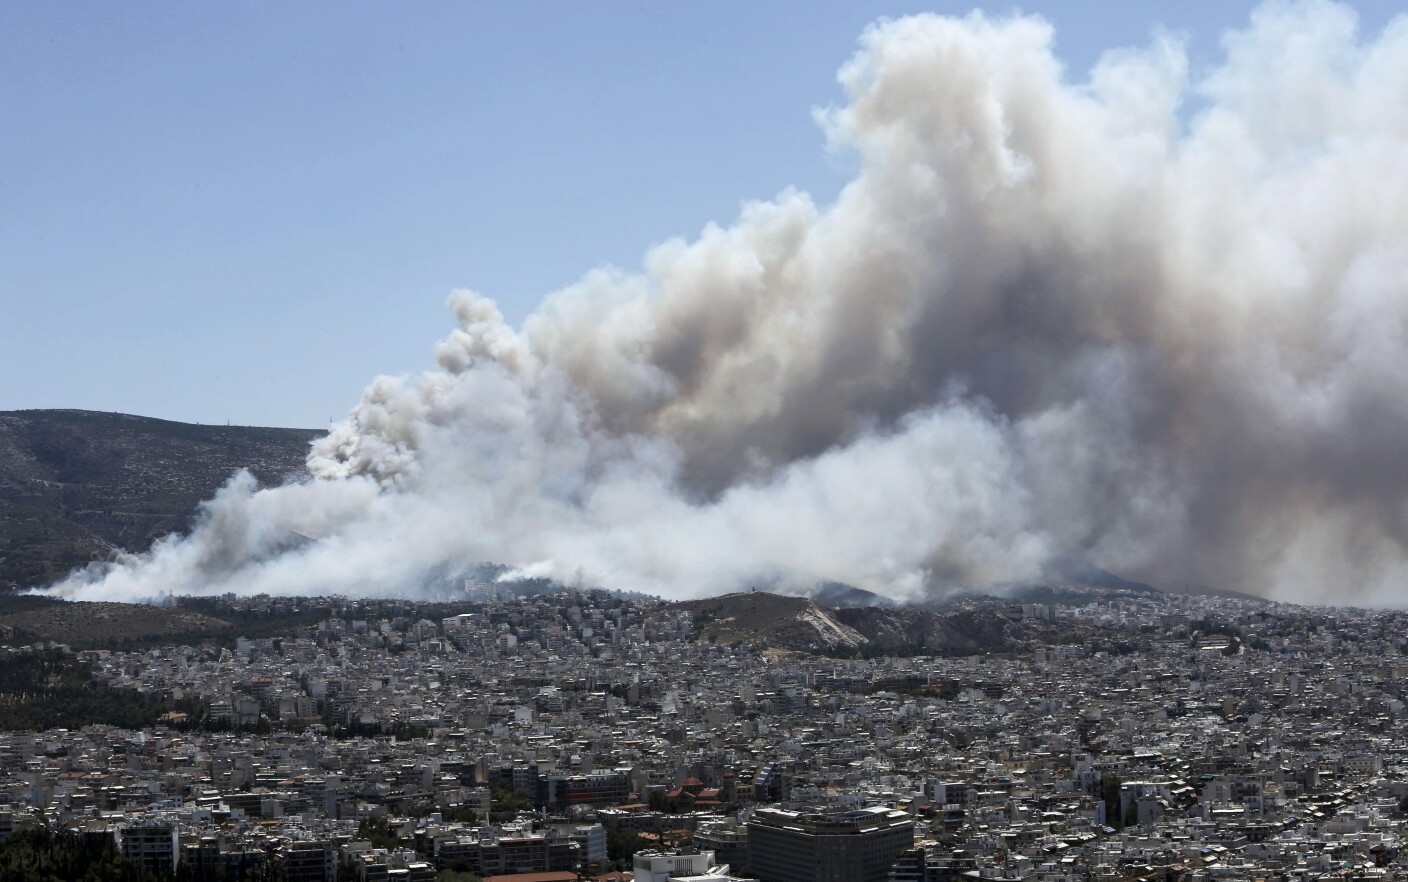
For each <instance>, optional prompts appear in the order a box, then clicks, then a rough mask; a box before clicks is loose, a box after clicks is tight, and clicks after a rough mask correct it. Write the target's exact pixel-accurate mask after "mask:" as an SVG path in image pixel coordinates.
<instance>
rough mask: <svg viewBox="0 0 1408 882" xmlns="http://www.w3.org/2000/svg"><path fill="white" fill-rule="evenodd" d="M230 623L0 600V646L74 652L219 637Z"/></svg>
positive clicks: (169, 611)
mask: <svg viewBox="0 0 1408 882" xmlns="http://www.w3.org/2000/svg"><path fill="white" fill-rule="evenodd" d="M233 627H234V625H233V624H232V623H231V622H228V621H225V620H224V619H220V618H216V617H214V616H209V615H205V614H203V613H200V612H196V611H194V610H186V609H181V608H180V607H169V606H147V605H143V604H134V603H71V602H68V601H64V600H58V599H56V598H52V597H38V596H33V595H19V596H10V597H4V598H0V643H6V644H11V645H20V644H26V643H37V642H40V641H46V640H52V641H55V642H56V643H67V644H70V645H71V646H74V647H75V648H89V647H104V648H115V647H118V646H121V645H123V644H132V643H153V642H156V643H160V642H165V641H167V640H188V639H193V638H196V637H199V636H205V635H210V636H223V635H225V634H226V633H227V632H229V631H231V629H232V628H233Z"/></svg>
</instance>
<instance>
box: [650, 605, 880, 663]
mask: <svg viewBox="0 0 1408 882" xmlns="http://www.w3.org/2000/svg"><path fill="white" fill-rule="evenodd" d="M671 608H673V609H682V610H688V611H689V612H690V613H692V614H693V616H694V623H695V627H696V628H697V629H698V631H699V634H700V636H701V637H703V638H705V639H712V640H716V641H718V642H720V643H733V642H736V641H742V642H744V643H752V644H755V645H759V646H769V647H773V648H775V649H790V650H794V651H797V652H817V653H822V654H834V653H838V652H839V653H844V652H847V651H854V650H858V649H860V647H862V646H864V645H865V644H866V643H867V642H868V641H867V640H866V638H865V637H864V635H862V634H860V633H859V632H858V631H856V630H854V629H852V628H850V627H849V626H847V625H843V624H841V623H840V622H839V621H837V620H836V619H835V617H834V616H832V614H831V611H830V610H827V609H825V608H823V607H821V606H818V605H817V603H816V601H814V600H811V599H809V598H806V597H786V596H784V595H781V594H770V593H768V592H766V591H741V592H737V593H734V594H723V595H720V596H718V597H706V598H703V599H700V600H686V601H682V602H680V603H675V604H671Z"/></svg>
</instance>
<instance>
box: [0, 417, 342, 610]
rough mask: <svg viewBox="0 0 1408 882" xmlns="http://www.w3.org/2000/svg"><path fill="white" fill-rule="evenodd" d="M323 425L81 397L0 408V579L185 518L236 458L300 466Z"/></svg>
mask: <svg viewBox="0 0 1408 882" xmlns="http://www.w3.org/2000/svg"><path fill="white" fill-rule="evenodd" d="M321 434H323V433H322V432H319V431H316V430H312V429H284V428H272V427H263V426H210V425H201V424H192V423H182V422H177V421H174V420H164V419H159V418H156V417H143V416H136V415H133V414H122V413H108V412H102V411H89V410H78V409H54V410H13V411H0V588H8V589H18V588H31V587H38V586H42V585H45V584H48V583H50V582H52V581H54V580H56V579H60V578H62V577H64V576H65V575H67V574H68V573H69V572H70V571H72V570H73V569H75V568H77V567H81V566H84V565H86V564H88V563H90V562H92V561H94V560H102V559H105V558H107V557H108V556H110V555H111V554H113V553H114V552H116V551H118V550H123V551H132V552H138V551H145V550H146V549H147V548H149V547H150V546H151V544H152V542H154V541H155V540H157V539H159V538H161V537H162V536H165V535H167V534H169V533H173V532H181V531H184V530H186V529H188V528H189V526H190V524H191V521H192V519H193V518H194V516H195V514H196V512H197V510H198V507H199V505H200V503H201V502H203V501H204V500H206V499H209V498H210V497H211V496H213V495H214V494H215V492H216V490H218V489H219V488H220V487H221V485H223V484H224V483H225V482H226V481H228V480H229V479H230V477H231V476H232V475H233V474H235V472H237V471H238V470H240V469H242V468H243V469H248V470H249V471H250V472H251V473H252V474H253V475H254V476H255V477H256V478H257V479H258V480H259V481H260V482H261V483H275V482H279V481H282V480H284V479H286V478H289V477H296V476H298V475H300V474H303V473H304V470H305V468H306V466H305V465H304V463H305V460H306V457H307V451H308V444H309V443H310V442H311V441H312V440H313V439H314V438H317V437H319V436H320V435H321Z"/></svg>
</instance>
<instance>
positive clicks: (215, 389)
mask: <svg viewBox="0 0 1408 882" xmlns="http://www.w3.org/2000/svg"><path fill="white" fill-rule="evenodd" d="M1252 6H1253V4H1252V3H1247V2H1231V0H1201V2H1196V3H1189V2H1184V3H1166V2H1165V3H1153V2H1138V0H1120V2H1108V0H1100V2H1050V3H1028V4H1025V5H1024V7H1023V8H1025V9H1026V10H1027V11H1032V12H1038V13H1041V14H1043V15H1045V16H1046V17H1047V18H1049V19H1051V20H1052V21H1053V22H1054V24H1055V25H1056V28H1057V48H1058V51H1059V53H1060V54H1061V56H1062V57H1063V59H1064V60H1065V61H1066V63H1067V66H1068V69H1069V71H1070V74H1071V75H1072V76H1073V77H1074V78H1082V77H1083V76H1084V73H1085V71H1086V70H1088V68H1089V67H1090V65H1091V64H1093V63H1094V61H1095V60H1096V59H1097V58H1098V56H1099V55H1100V53H1101V52H1102V51H1104V50H1105V49H1108V48H1112V47H1120V46H1128V45H1136V44H1142V43H1144V42H1146V41H1147V38H1148V36H1149V34H1150V32H1151V30H1152V29H1153V28H1154V27H1155V25H1158V24H1162V25H1163V26H1165V27H1167V28H1169V29H1172V30H1175V31H1182V32H1185V33H1186V34H1188V36H1189V37H1190V38H1191V40H1192V46H1191V50H1192V55H1193V58H1194V62H1195V67H1196V65H1197V64H1199V63H1207V61H1209V60H1210V59H1213V58H1215V57H1216V56H1217V54H1218V34H1219V33H1220V32H1221V31H1222V30H1224V29H1225V28H1227V27H1230V26H1238V25H1241V24H1243V23H1244V22H1245V21H1246V18H1247V15H1248V12H1249V10H1250V9H1251V8H1252ZM1357 6H1358V8H1359V9H1360V13H1361V27H1362V29H1365V30H1373V31H1376V30H1377V29H1378V28H1380V27H1381V26H1382V24H1383V23H1384V21H1386V20H1387V18H1388V16H1389V15H1390V14H1392V13H1393V12H1396V11H1398V10H1399V9H1401V8H1402V7H1401V3H1399V2H1396V0H1395V2H1375V3H1369V2H1364V3H1360V4H1357ZM971 8H972V4H971V3H933V4H917V3H908V2H899V0H896V2H871V0H845V2H813V3H806V4H802V3H784V2H758V0H748V2H711V3H690V4H680V5H676V4H665V3H655V2H649V3H645V2H640V3H625V2H614V3H567V2H558V3H487V2H485V3H468V2H465V3H446V2H417V3H384V2H376V3H372V2H336V3H332V2H295V3H267V2H259V3H252V2H250V3H178V2H171V3H165V4H154V3H140V2H131V3H109V2H89V3H66V2H41V0H19V2H10V3H5V4H0V350H2V351H3V353H4V357H5V361H6V363H7V369H6V370H5V371H4V372H3V374H0V377H3V379H0V409H12V408H25V407H81V408H91V409H97V410H117V411H125V412H130V413H139V414H145V415H150V416H161V417H166V418H171V419H181V420H189V421H199V422H224V421H225V420H227V419H228V420H231V421H233V422H235V423H245V424H258V425H300V426H309V427H314V428H316V427H321V426H324V425H326V423H327V420H328V419H329V418H330V417H340V416H341V415H342V414H343V413H344V412H345V411H346V410H347V409H348V408H349V407H350V406H351V405H352V404H353V403H355V401H356V399H357V396H358V394H359V392H360V390H361V388H362V386H363V385H364V384H365V383H366V382H367V380H369V379H370V378H371V377H372V376H373V375H375V374H377V373H399V372H404V371H411V370H418V369H421V368H425V367H428V366H429V365H430V364H431V358H430V347H431V345H432V344H433V342H434V341H435V340H437V339H439V338H440V337H441V336H443V335H444V334H445V333H446V332H447V331H448V330H449V329H450V327H451V322H450V318H449V315H448V313H447V312H446V311H445V309H444V306H443V304H444V299H445V295H446V294H447V293H448V292H449V290H450V289H451V288H455V287H471V288H474V289H476V290H479V291H481V292H483V293H485V294H488V295H490V296H492V297H494V298H495V299H497V300H498V301H499V303H500V305H501V307H502V308H503V309H504V311H505V313H506V314H507V315H508V316H509V318H510V319H512V320H514V321H517V320H519V319H521V318H522V317H523V316H524V315H526V314H527V313H528V312H529V311H530V310H531V309H532V308H533V306H534V304H535V303H537V301H538V300H539V299H540V298H541V297H542V296H543V295H544V294H545V293H547V292H549V291H551V290H553V289H556V288H559V287H561V286H563V285H566V284H568V283H570V282H572V281H573V280H575V279H576V278H577V277H578V276H580V275H581V274H582V273H583V272H584V271H586V270H587V269H589V268H591V267H594V266H598V265H602V264H608V263H609V264H616V265H619V266H625V267H631V268H634V267H636V266H637V265H638V263H639V260H640V257H641V255H642V254H643V252H644V251H645V249H646V248H647V247H648V246H650V245H651V244H652V243H655V242H658V241H660V240H662V239H666V238H669V237H671V236H675V235H686V236H693V235H694V234H695V233H696V232H697V231H698V230H699V229H700V227H702V226H703V225H704V224H705V223H706V222H708V221H710V220H717V221H725V222H726V221H729V220H731V219H732V218H733V217H734V215H735V214H736V213H737V211H738V207H739V204H740V202H741V201H742V200H745V199H750V198H767V197H771V196H773V195H775V194H776V193H777V192H778V191H780V190H782V189H783V188H785V187H787V186H795V187H798V188H800V189H803V190H807V191H809V192H811V193H812V194H813V196H814V197H815V198H816V199H817V200H818V201H819V202H822V203H825V202H828V201H830V200H831V199H832V198H833V197H834V196H835V194H836V192H837V191H838V190H839V189H840V187H841V185H842V184H843V183H844V182H845V180H846V178H847V175H848V173H849V169H848V168H847V167H846V162H845V160H844V158H837V157H834V156H829V155H827V153H826V152H825V150H824V145H823V139H822V137H821V135H820V133H819V132H818V131H817V129H816V127H815V125H814V124H813V122H812V117H811V110H812V108H813V107H816V106H824V105H827V104H832V103H836V102H838V101H839V100H840V98H841V93H840V89H839V87H838V86H837V85H836V82H835V71H836V69H837V68H838V67H839V66H840V65H841V63H842V62H843V61H844V60H845V59H846V58H847V57H848V56H849V55H850V54H851V52H852V51H853V49H854V46H855V41H856V37H857V36H858V34H859V33H860V31H861V30H862V29H863V27H864V26H865V25H866V24H867V23H868V22H870V21H872V20H874V19H876V18H878V17H881V16H895V15H900V14H904V13H907V12H913V11H919V10H925V9H928V10H934V11H940V12H950V13H964V12H967V11H968V10H969V9H971ZM985 8H986V9H987V10H988V11H989V12H993V13H1002V12H1006V11H1008V10H1010V9H1011V8H1012V7H1011V6H1008V5H1003V4H994V5H988V6H986V7H985Z"/></svg>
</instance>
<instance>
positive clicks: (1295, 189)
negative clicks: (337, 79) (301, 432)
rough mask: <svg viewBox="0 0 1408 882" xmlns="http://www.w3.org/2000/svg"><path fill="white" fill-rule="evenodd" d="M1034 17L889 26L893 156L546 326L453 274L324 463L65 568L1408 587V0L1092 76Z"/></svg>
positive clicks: (846, 81) (620, 278)
mask: <svg viewBox="0 0 1408 882" xmlns="http://www.w3.org/2000/svg"><path fill="white" fill-rule="evenodd" d="M1052 42H1053V34H1052V30H1051V28H1050V26H1049V25H1048V24H1047V23H1045V22H1044V21H1042V20H1041V19H1039V18H1034V17H1024V16H1013V17H1002V18H991V17H985V16H983V15H979V14H976V13H975V14H973V15H970V16H968V17H966V18H961V19H959V18H943V17H937V16H917V17H913V18H905V19H901V20H897V21H884V22H880V23H878V24H876V25H875V26H873V27H871V28H870V29H869V30H867V31H866V32H865V33H864V35H863V36H862V38H861V42H860V47H859V50H858V51H857V53H856V55H855V57H854V58H853V59H852V60H851V61H850V62H849V63H847V64H846V65H845V66H844V67H843V68H842V70H841V73H840V82H841V84H842V86H843V87H844V90H845V94H846V96H847V103H845V105H844V106H841V107H837V108H833V109H830V110H827V111H825V112H823V113H819V114H818V119H819V121H820V123H821V126H822V128H823V129H824V131H825V134H826V137H827V139H828V142H829V144H830V146H831V147H832V149H835V150H841V151H852V152H854V154H855V155H857V156H858V157H859V171H858V173H857V176H856V177H855V179H854V180H853V181H851V182H850V183H849V185H848V186H847V187H846V188H845V189H844V191H843V192H842V193H841V194H840V196H839V197H838V199H837V200H836V202H835V204H834V205H831V206H829V207H825V208H819V207H818V206H816V205H815V204H813V202H812V200H811V199H809V198H808V197H807V196H806V195H805V194H803V193H799V192H791V191H789V192H785V193H783V194H782V195H780V196H779V197H777V198H776V199H775V200H773V201H770V202H759V203H752V204H749V205H747V206H746V207H745V208H744V209H743V211H742V214H741V216H740V217H739V219H738V220H737V221H736V222H735V223H734V224H733V225H732V226H727V227H723V226H710V227H708V228H707V229H705V230H704V231H703V233H702V234H701V235H700V236H699V237H698V238H697V239H696V240H694V241H690V242H686V241H669V242H666V243H665V244H663V245H660V246H658V247H655V248H654V249H652V250H651V251H650V252H649V253H648V255H647V256H646V258H645V261H644V267H643V270H642V271H640V272H638V273H626V272H621V271H616V270H599V271H595V272H591V273H589V274H588V275H587V276H585V277H584V278H583V279H582V280H581V281H580V282H579V283H577V284H576V285H574V286H572V287H570V288H568V289H566V290H563V291H559V292H557V293H555V294H552V295H551V296H549V297H548V298H547V299H546V300H545V301H544V303H543V304H542V305H541V307H540V308H539V309H538V310H537V311H536V313H534V314H533V315H532V316H531V317H529V318H528V319H527V320H526V321H525V322H524V323H523V325H522V326H521V327H520V328H516V329H515V328H513V327H510V326H509V325H507V324H506V323H505V322H504V321H503V319H502V317H501V315H500V313H499V312H498V310H497V309H496V308H495V307H494V305H493V303H492V302H491V301H489V300H487V299H485V298H483V297H480V296H478V295H476V294H473V293H469V292H457V293H455V294H454V295H452V296H451V298H450V305H451V308H452V309H453V311H454V314H455V316H456V318H457V320H458V323H459V327H458V329H457V330H455V331H454V332H453V333H452V334H451V335H450V336H449V337H448V338H447V339H446V340H444V341H443V342H441V343H440V344H439V345H438V346H437V347H436V350H435V355H436V360H437V363H438V367H437V369H436V370H433V371H430V372H427V373H424V374H420V375H417V376H410V377H382V378H379V379H377V380H375V381H374V382H373V383H372V385H371V386H370V387H369V388H368V389H367V391H366V393H365V395H364V397H363V400H362V402H361V403H360V404H359V405H358V406H357V407H356V408H355V409H354V410H353V411H352V413H351V415H350V416H349V417H348V419H347V420H346V421H344V422H343V423H341V424H340V425H338V426H336V427H335V428H334V429H333V431H332V432H331V434H330V435H329V436H328V437H327V438H325V439H323V440H321V441H318V442H316V443H315V444H314V446H313V450H312V453H311V455H310V457H309V461H308V462H309V467H310V471H311V474H312V478H311V479H308V480H306V481H304V482H302V483H294V484H289V485H287V486H282V487H274V488H267V489H259V488H256V487H255V486H254V485H253V482H252V480H251V479H250V478H249V477H248V476H238V477H236V478H235V479H234V480H233V481H232V482H231V483H230V484H229V486H227V487H226V488H225V489H224V490H223V491H221V493H220V494H219V495H218V496H217V497H216V498H215V499H214V500H212V501H211V502H209V503H208V504H207V505H206V507H205V509H204V512H203V514H202V516H201V518H200V520H199V523H198V525H197V526H196V527H195V529H194V531H193V532H192V533H191V534H190V535H189V536H187V537H178V538H170V539H167V540H164V541H163V542H161V543H159V544H158V545H157V546H156V547H155V548H154V549H153V550H152V551H151V552H150V553H147V554H143V555H139V556H136V557H132V558H128V559H125V560H123V561H121V562H119V563H118V564H116V565H110V566H107V567H103V568H90V569H89V570H87V571H83V572H80V573H77V574H75V575H74V576H72V577H70V578H69V579H68V580H67V581H65V582H63V583H61V584H60V585H58V586H55V589H54V590H56V591H58V592H59V593H61V594H64V595H67V596H71V597H77V598H86V599H95V598H105V599H114V598H133V597H153V596H156V595H159V594H163V593H168V592H169V593H201V592H224V591H237V592H271V593H285V594H287V593H301V594H313V593H334V592H335V593H349V594H357V593H387V592H395V591H400V590H408V589H412V588H414V587H416V586H417V585H419V584H420V583H421V582H423V581H424V580H425V579H426V577H427V574H429V573H433V572H443V571H446V569H447V568H448V569H449V570H451V571H453V570H454V569H455V568H467V567H470V566H472V565H473V564H475V563H476V562H480V561H497V562H501V563H506V564H509V565H511V566H514V567H518V568H520V569H521V570H522V571H523V572H527V573H533V574H537V575H544V576H551V577H554V578H558V579H562V580H565V581H568V582H573V583H583V584H593V585H602V586H607V587H616V588H623V589H631V590H640V591H646V592H651V593H658V594H663V595H670V596H681V595H693V594H701V593H707V592H716V591H722V590H727V589H734V588H737V587H739V586H742V585H745V584H758V583H760V582H766V583H767V584H773V585H790V586H794V587H795V586H806V585H810V584H815V583H816V582H818V581H820V580H828V579H834V580H840V581H843V582H848V583H851V584H854V585H858V586H861V587H864V588H868V589H871V590H874V591H878V592H881V593H884V594H887V595H891V596H896V597H907V596H913V595H916V594H918V593H920V592H922V591H924V590H928V589H932V588H933V587H934V586H951V585H983V586H990V585H1000V584H1003V583H1009V582H1015V581H1021V580H1024V579H1030V578H1034V577H1037V576H1039V575H1040V574H1042V573H1043V572H1044V571H1045V570H1046V568H1048V567H1049V566H1051V565H1052V563H1053V561H1056V560H1059V559H1064V558H1068V557H1070V556H1073V555H1074V556H1079V557H1082V558H1086V559H1089V560H1092V561H1094V562H1096V563H1098V564H1100V565H1102V566H1104V567H1106V568H1108V569H1112V570H1115V571H1117V572H1119V573H1121V574H1124V575H1129V576H1134V577H1140V578H1144V579H1147V580H1150V581H1153V582H1155V583H1156V584H1169V583H1174V582H1186V581H1187V582H1196V583H1204V584H1211V585H1216V586H1219V587H1224V588H1235V589H1241V590H1245V591H1251V592H1254V593H1258V594H1264V595H1268V596H1274V597H1277V598H1281V599H1287V600H1318V599H1327V598H1334V599H1353V600H1356V601H1358V602H1365V603H1398V602H1401V601H1402V600H1403V599H1404V598H1405V597H1408V594H1405V592H1404V590H1403V588H1402V587H1401V586H1403V585H1405V584H1408V459H1405V448H1408V17H1399V18H1397V19H1396V20H1394V21H1393V22H1392V23H1391V24H1390V25H1388V26H1387V28H1386V29H1385V30H1384V31H1383V32H1382V33H1379V34H1373V35H1368V36H1362V35H1360V34H1358V33H1357V25H1356V19H1355V16H1354V14H1353V12H1352V11H1351V10H1349V9H1348V8H1346V7H1343V6H1339V5H1335V4H1332V3H1328V2H1306V3H1295V4H1290V3H1270V4H1268V5H1265V6H1262V7H1261V8H1260V9H1258V10H1257V11H1256V12H1255V13H1254V15H1253V16H1252V19H1251V22H1250V24H1249V26H1248V27H1247V28H1246V29H1244V30H1241V31H1238V32H1235V33H1230V34H1228V35H1226V36H1225V37H1224V39H1223V49H1224V57H1223V58H1222V59H1221V60H1220V62H1219V63H1218V66H1216V67H1215V68H1214V69H1212V70H1210V71H1207V72H1206V73H1202V74H1199V75H1197V76H1193V75H1192V74H1190V71H1189V63H1188V61H1187V56H1186V53H1185V50H1184V46H1183V45H1182V43H1181V42H1180V40H1179V39H1178V38H1176V37H1173V36H1169V35H1160V36H1156V37H1155V38H1154V39H1153V41H1152V43H1151V44H1150V45H1149V46H1147V47H1145V48H1142V49H1138V50H1120V51H1113V52H1110V53H1108V54H1107V55H1106V56H1105V57H1104V58H1103V59H1102V60H1101V62H1100V63H1099V64H1098V65H1097V66H1096V68H1095V69H1094V70H1093V71H1092V72H1091V73H1090V74H1089V76H1088V78H1087V79H1085V80H1083V81H1079V80H1077V79H1074V78H1072V77H1070V76H1069V75H1068V73H1067V72H1066V71H1064V70H1063V68H1062V66H1061V64H1060V62H1059V61H1058V60H1057V58H1056V57H1055V55H1054V54H1053V49H1052Z"/></svg>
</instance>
